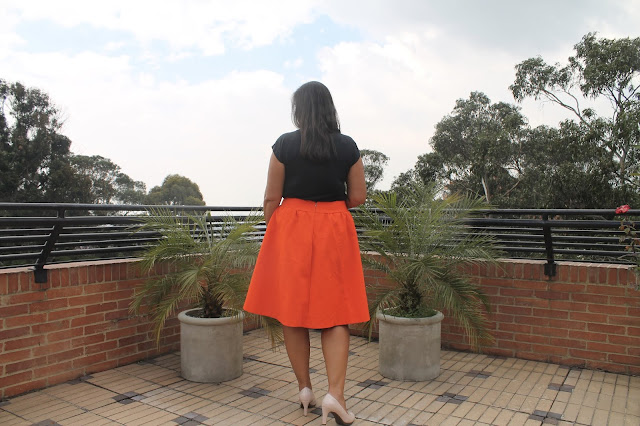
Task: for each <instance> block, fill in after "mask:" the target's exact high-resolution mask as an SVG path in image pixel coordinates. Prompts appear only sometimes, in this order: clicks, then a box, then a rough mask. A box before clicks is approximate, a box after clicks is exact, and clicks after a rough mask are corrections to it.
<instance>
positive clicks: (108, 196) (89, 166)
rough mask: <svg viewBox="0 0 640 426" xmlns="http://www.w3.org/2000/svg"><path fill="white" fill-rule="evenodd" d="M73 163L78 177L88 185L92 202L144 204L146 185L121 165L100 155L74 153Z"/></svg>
mask: <svg viewBox="0 0 640 426" xmlns="http://www.w3.org/2000/svg"><path fill="white" fill-rule="evenodd" d="M71 165H72V167H73V169H74V171H75V173H76V175H77V179H78V181H79V182H81V183H82V184H83V185H85V186H88V188H89V191H88V192H89V194H90V201H89V202H90V203H96V204H109V203H113V204H144V202H145V199H146V186H145V184H144V182H140V181H134V180H133V179H131V178H130V177H129V176H128V175H126V174H125V173H123V172H122V171H121V169H120V166H118V165H117V164H115V163H114V162H113V161H111V160H109V159H108V158H104V157H101V156H99V155H93V156H86V155H74V156H72V157H71Z"/></svg>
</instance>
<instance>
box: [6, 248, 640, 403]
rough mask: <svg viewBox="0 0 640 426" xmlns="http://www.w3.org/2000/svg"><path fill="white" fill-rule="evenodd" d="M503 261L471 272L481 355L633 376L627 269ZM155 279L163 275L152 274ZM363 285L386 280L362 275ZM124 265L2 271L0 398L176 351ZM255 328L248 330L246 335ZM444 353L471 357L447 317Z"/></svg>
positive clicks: (636, 299)
mask: <svg viewBox="0 0 640 426" xmlns="http://www.w3.org/2000/svg"><path fill="white" fill-rule="evenodd" d="M542 271H543V264H542V263H540V262H534V261H531V262H522V261H503V262H501V263H500V264H499V265H498V267H490V268H474V270H472V271H470V273H471V275H472V276H473V279H474V280H476V282H478V283H479V284H480V285H481V286H482V287H483V288H484V290H485V291H486V292H487V294H488V295H489V297H490V299H491V303H492V305H493V313H492V314H491V315H490V324H491V328H492V330H493V333H494V335H495V337H496V341H495V344H494V345H493V346H491V347H489V348H487V349H486V352H487V353H490V354H494V355H503V356H514V357H519V358H524V359H532V360H541V361H549V362H554V363H559V364H566V365H576V366H584V367H588V368H597V369H604V370H607V371H614V372H623V373H630V374H640V292H637V291H635V290H634V289H632V288H631V286H630V285H629V283H634V282H635V281H634V276H633V274H632V273H631V272H629V271H628V269H627V268H626V267H623V266H614V265H598V264H577V263H561V264H559V265H558V275H557V276H556V277H555V278H554V279H552V280H548V279H547V277H545V276H544V275H543V272H542ZM158 272H161V271H158ZM365 276H366V280H367V281H368V282H370V283H371V282H375V281H379V280H382V279H383V278H382V277H381V276H380V275H379V274H377V273H376V272H373V271H366V272H365ZM143 279H144V277H141V276H140V275H139V274H138V273H136V271H135V269H134V268H131V261H111V262H94V263H75V264H69V265H61V266H57V267H52V269H50V270H49V281H48V283H46V284H37V283H35V282H34V280H33V273H32V272H31V271H27V270H0V399H1V398H5V397H9V396H13V395H17V394H20V393H24V392H27V391H30V390H33V389H39V388H43V387H46V386H51V385H54V384H58V383H62V382H65V381H68V380H71V379H74V378H78V377H81V376H84V375H87V374H91V373H94V372H98V371H102V370H107V369H111V368H114V367H117V366H120V365H125V364H128V363H132V362H135V361H138V360H141V359H145V358H149V357H152V356H155V355H157V354H160V353H165V352H169V351H175V350H178V348H179V324H178V322H177V320H176V319H175V318H172V319H170V320H169V321H168V323H167V326H166V329H165V331H164V334H163V338H162V340H161V345H160V348H159V349H156V346H155V342H153V341H152V339H151V336H150V324H149V323H148V322H147V321H146V320H145V319H144V318H133V317H131V316H130V315H129V312H128V307H129V303H130V301H131V298H132V296H133V293H134V287H135V286H136V285H137V284H139V283H141V282H142V281H143ZM251 327H252V326H251V325H249V326H248V328H251ZM442 331H443V334H442V338H443V345H444V346H445V347H450V348H455V349H462V350H466V349H468V346H466V345H465V343H464V337H463V335H462V333H461V330H460V328H459V327H457V326H456V325H455V324H453V322H452V321H451V319H450V318H446V319H445V321H444V323H443V328H442Z"/></svg>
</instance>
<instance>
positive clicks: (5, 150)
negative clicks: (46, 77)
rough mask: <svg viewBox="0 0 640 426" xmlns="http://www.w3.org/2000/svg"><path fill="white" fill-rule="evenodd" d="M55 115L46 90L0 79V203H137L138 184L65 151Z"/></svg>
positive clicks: (107, 165)
mask: <svg viewBox="0 0 640 426" xmlns="http://www.w3.org/2000/svg"><path fill="white" fill-rule="evenodd" d="M60 116H61V114H60V111H59V110H58V108H57V107H56V106H55V105H54V104H53V102H52V101H51V100H50V99H49V96H48V95H47V94H46V93H44V92H42V91H40V90H39V89H34V88H27V87H25V86H24V85H22V84H21V83H8V82H5V81H4V80H2V79H0V201H5V202H58V203H62V202H69V203H122V204H143V203H144V201H145V197H146V188H145V185H144V183H143V182H140V181H134V180H133V179H131V178H130V177H129V176H127V175H126V174H125V173H123V172H122V171H121V170H120V167H119V166H118V165H117V164H115V163H113V162H112V161H111V160H109V159H108V158H104V157H101V156H98V155H94V156H84V155H73V154H72V153H71V151H70V147H71V140H70V139H69V138H68V137H66V136H64V135H63V134H62V133H61V132H60V131H61V128H62V124H63V121H62V119H61V117H60Z"/></svg>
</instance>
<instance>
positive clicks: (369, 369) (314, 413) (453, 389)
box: [0, 331, 640, 426]
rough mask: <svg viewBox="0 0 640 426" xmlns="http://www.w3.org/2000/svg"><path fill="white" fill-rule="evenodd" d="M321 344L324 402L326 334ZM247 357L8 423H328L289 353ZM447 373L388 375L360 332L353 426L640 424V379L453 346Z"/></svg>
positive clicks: (253, 344) (9, 408) (152, 371)
mask: <svg viewBox="0 0 640 426" xmlns="http://www.w3.org/2000/svg"><path fill="white" fill-rule="evenodd" d="M311 346H312V350H311V371H312V373H311V378H312V382H313V386H314V392H315V394H316V397H317V398H318V400H319V401H320V400H321V398H322V396H323V395H324V394H325V393H326V386H327V385H326V372H325V370H324V361H323V358H322V350H321V347H320V333H319V332H317V331H312V332H311ZM244 357H245V359H244V374H243V375H242V376H241V377H240V378H238V379H235V380H232V381H229V382H225V383H219V384H205V383H194V382H189V381H186V380H184V379H182V378H181V377H180V356H179V353H172V354H169V355H164V356H161V357H158V358H155V359H152V360H148V361H143V362H139V363H136V364H131V365H127V366H124V367H120V368H116V369H113V370H109V371H104V372H101V373H96V374H93V375H91V376H86V377H82V378H80V379H77V380H74V381H71V382H67V383H64V384H61V385H58V386H53V387H51V388H47V389H43V390H41V391H38V392H33V393H29V394H26V395H23V396H19V397H15V398H11V399H9V400H7V401H0V425H5V426H10V425H82V426H85V425H92V426H93V425H132V426H133V425H187V426H190V425H305V424H313V425H319V424H321V418H320V415H321V410H320V408H319V407H316V408H314V409H313V410H311V411H310V413H309V415H308V416H307V417H304V416H303V412H302V409H301V408H300V406H299V404H298V403H297V395H298V388H297V384H296V380H295V376H294V375H293V372H292V371H291V368H290V366H289V360H288V358H287V355H286V352H285V350H284V348H283V347H279V348H276V349H275V350H274V349H272V348H271V346H270V343H269V342H268V340H267V338H266V337H265V335H264V334H263V333H262V332H261V331H252V332H249V333H246V334H245V336H244ZM203 362H206V360H203ZM441 370H442V372H441V374H440V376H438V377H437V378H436V379H434V380H431V381H426V382H399V381H393V380H389V379H386V378H384V377H382V376H381V375H380V374H379V373H378V344H377V343H376V342H375V341H374V342H368V341H367V340H366V339H363V338H359V337H353V338H352V339H351V350H350V359H349V370H348V373H347V383H346V389H345V394H346V396H347V398H348V399H347V403H348V405H349V408H350V410H352V411H353V412H354V413H355V414H356V417H357V420H356V423H354V425H377V424H383V425H434V426H435V425H443V426H444V425H460V426H463V425H517V426H520V425H542V424H550V425H596V426H600V425H615V426H622V425H629V426H638V425H640V403H639V401H640V377H636V376H627V375H621V374H613V373H605V372H602V371H593V370H584V369H577V368H568V367H563V366H559V365H555V364H548V363H544V362H534V361H525V360H520V359H515V358H503V357H494V356H487V355H482V354H474V353H465V352H455V351H442V363H441ZM329 424H335V423H334V420H333V419H331V420H330V422H329Z"/></svg>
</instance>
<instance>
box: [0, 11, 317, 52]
mask: <svg viewBox="0 0 640 426" xmlns="http://www.w3.org/2000/svg"><path fill="white" fill-rule="evenodd" d="M313 3H315V1H300V0H281V1H279V2H278V6H277V7H274V4H273V3H271V2H262V1H251V0H235V1H233V2H229V1H225V0H216V1H203V0H188V1H184V0H163V1H162V2H161V3H160V2H157V1H152V0H136V1H133V2H132V1H129V0H110V1H104V2H97V1H85V0H58V1H55V2H54V1H50V0H30V1H23V0H6V5H5V7H7V10H11V11H14V12H15V13H19V14H20V16H21V17H22V19H25V20H30V21H38V20H48V21H52V22H55V23H56V24H58V25H61V26H63V27H67V28H71V27H74V26H77V25H80V24H89V25H91V26H93V27H95V28H96V29H107V30H114V31H123V32H125V33H129V34H131V35H133V36H134V37H135V38H136V39H137V40H138V41H139V42H140V43H142V44H148V43H150V42H152V41H162V42H166V43H168V45H170V46H171V47H172V49H173V50H174V51H181V50H182V49H186V48H194V47H195V48H197V49H198V50H199V51H200V52H201V53H202V54H204V55H220V54H223V53H224V52H225V50H226V49H227V46H226V44H227V43H229V44H231V45H232V46H241V47H242V48H245V49H251V48H253V47H256V46H264V45H268V44H271V43H273V42H274V41H275V40H277V39H281V38H286V37H287V36H288V35H290V33H291V31H292V29H293V28H294V27H295V26H297V25H300V24H302V23H305V22H310V21H311V20H312V18H313V15H312V8H311V6H312V5H313Z"/></svg>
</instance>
